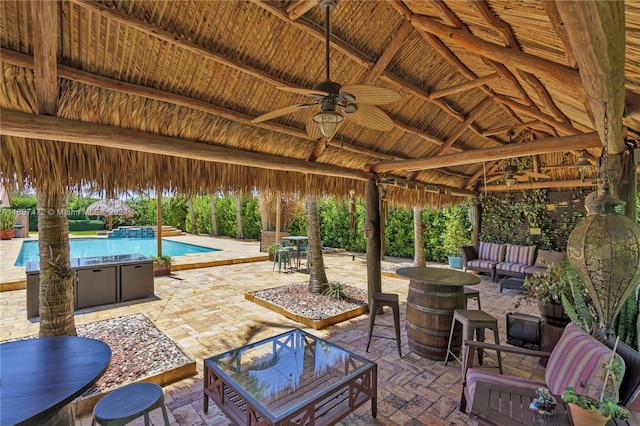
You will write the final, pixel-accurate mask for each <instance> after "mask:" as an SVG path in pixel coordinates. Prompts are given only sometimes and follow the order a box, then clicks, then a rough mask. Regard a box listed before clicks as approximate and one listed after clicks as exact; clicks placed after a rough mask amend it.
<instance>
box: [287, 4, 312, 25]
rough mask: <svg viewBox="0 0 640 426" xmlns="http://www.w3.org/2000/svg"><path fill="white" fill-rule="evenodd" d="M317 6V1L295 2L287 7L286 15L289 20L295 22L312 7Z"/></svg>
mask: <svg viewBox="0 0 640 426" xmlns="http://www.w3.org/2000/svg"><path fill="white" fill-rule="evenodd" d="M317 6H318V0H297V1H296V2H294V3H291V4H290V5H289V6H287V13H288V14H289V18H291V20H293V21H295V20H296V19H298V18H299V17H301V16H302V15H304V14H305V13H307V12H308V11H310V10H311V9H313V8H314V7H317Z"/></svg>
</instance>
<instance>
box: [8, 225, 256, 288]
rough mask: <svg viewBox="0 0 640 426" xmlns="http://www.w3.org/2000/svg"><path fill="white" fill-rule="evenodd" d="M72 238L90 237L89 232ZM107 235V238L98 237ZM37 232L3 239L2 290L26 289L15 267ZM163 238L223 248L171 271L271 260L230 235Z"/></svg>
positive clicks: (189, 257)
mask: <svg viewBox="0 0 640 426" xmlns="http://www.w3.org/2000/svg"><path fill="white" fill-rule="evenodd" d="M70 238H87V236H86V235H82V236H73V235H71V236H70ZM96 238H106V237H96ZM37 240H38V234H33V233H32V234H30V236H29V237H28V238H14V239H12V240H0V266H1V268H2V269H1V272H0V292H2V291H8V290H19V289H24V288H26V284H27V283H26V275H25V268H24V266H13V264H14V263H15V261H16V259H17V258H18V254H19V253H20V248H21V247H22V243H23V241H37ZM163 240H172V241H178V242H183V243H189V244H196V245H199V246H204V247H211V248H216V249H220V251H216V252H209V253H195V254H186V255H184V256H177V257H175V259H174V264H173V265H172V271H181V270H186V269H195V268H203V267H209V266H220V265H230V264H233V263H246V262H260V261H263V260H267V259H268V254H267V253H260V251H258V250H255V247H256V244H258V243H257V242H256V241H255V240H236V239H231V238H212V237H209V236H200V235H185V236H177V237H163Z"/></svg>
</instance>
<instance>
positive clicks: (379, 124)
mask: <svg viewBox="0 0 640 426" xmlns="http://www.w3.org/2000/svg"><path fill="white" fill-rule="evenodd" d="M318 3H319V5H320V7H321V8H322V9H324V11H325V70H326V79H325V81H322V82H320V83H318V84H316V85H315V86H313V88H312V89H298V88H292V87H278V89H280V90H283V91H285V92H293V93H298V94H301V95H306V96H309V97H310V98H311V101H309V102H308V103H302V104H297V105H290V106H287V107H284V108H280V109H276V110H274V111H271V112H268V113H266V114H263V115H261V116H259V117H257V118H255V119H253V120H252V121H251V122H252V123H260V122H262V121H267V120H271V119H273V118H276V117H280V116H282V115H285V114H290V113H292V112H296V111H298V110H301V109H305V108H309V107H313V106H316V105H317V106H319V107H320V112H318V113H317V114H315V115H314V116H313V117H312V118H311V120H309V122H308V123H307V125H306V130H307V134H309V136H312V137H314V138H319V137H320V134H322V135H323V136H324V137H326V138H327V139H331V138H332V137H333V136H334V135H335V134H336V132H337V131H338V127H339V125H340V123H341V122H342V121H343V120H344V119H345V118H349V119H350V120H352V121H353V122H354V123H356V124H358V125H360V126H363V127H367V128H369V129H374V130H381V131H388V130H391V129H393V121H392V120H391V118H390V117H389V116H388V115H387V114H386V113H385V112H384V111H382V110H381V109H380V108H378V107H375V106H374V105H382V104H386V103H390V102H395V101H397V100H399V99H400V94H399V93H398V92H396V91H395V90H391V89H386V88H382V87H376V86H371V85H365V84H353V85H347V86H342V85H340V84H339V83H337V82H335V81H331V78H330V73H329V38H330V19H329V15H330V12H331V11H332V10H333V9H335V7H336V5H337V3H338V0H318ZM314 123H315V124H317V126H316V125H314ZM318 131H319V132H318Z"/></svg>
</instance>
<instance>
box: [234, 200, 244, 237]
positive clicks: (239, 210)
mask: <svg viewBox="0 0 640 426" xmlns="http://www.w3.org/2000/svg"><path fill="white" fill-rule="evenodd" d="M236 223H237V224H238V232H237V233H236V238H244V233H243V232H242V194H240V193H239V192H238V193H237V194H236Z"/></svg>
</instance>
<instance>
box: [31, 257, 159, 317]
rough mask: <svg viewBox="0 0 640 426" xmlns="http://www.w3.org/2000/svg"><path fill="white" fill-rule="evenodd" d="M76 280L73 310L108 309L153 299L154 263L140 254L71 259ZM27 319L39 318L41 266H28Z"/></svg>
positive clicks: (33, 264) (35, 264)
mask: <svg viewBox="0 0 640 426" xmlns="http://www.w3.org/2000/svg"><path fill="white" fill-rule="evenodd" d="M70 265H71V269H73V270H74V271H76V273H77V280H76V282H75V283H74V287H73V296H74V309H75V310H77V309H83V308H89V307H92V306H99V305H108V304H112V303H118V302H126V301H128V300H134V299H141V298H143V297H148V296H153V292H154V284H153V261H152V260H151V259H150V258H148V257H146V256H143V255H141V254H120V255H114V256H96V257H81V258H72V259H70ZM26 272H27V318H34V317H37V316H39V306H40V263H39V262H38V261H31V262H28V263H27V268H26Z"/></svg>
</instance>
